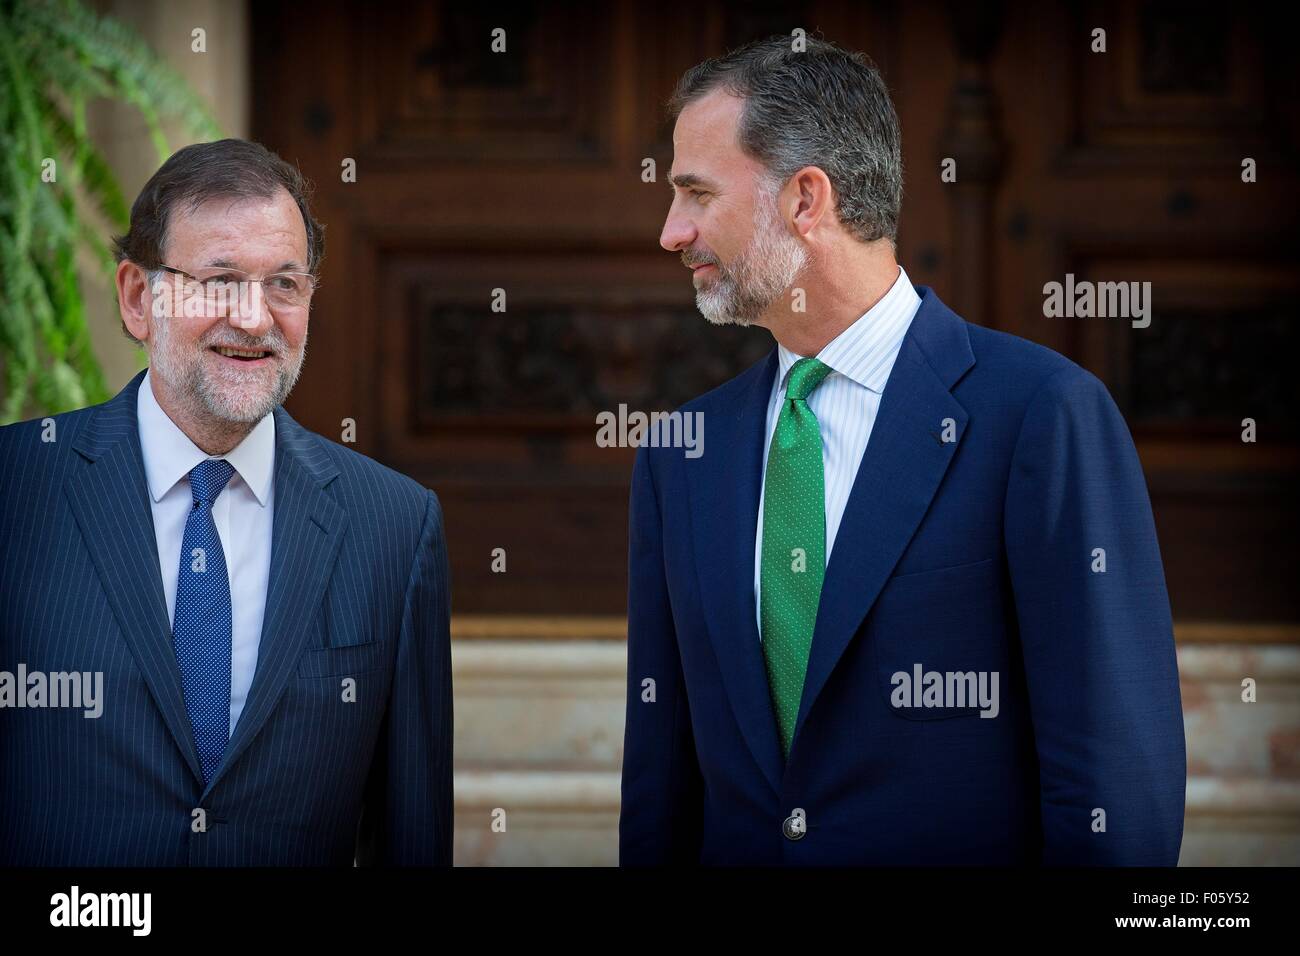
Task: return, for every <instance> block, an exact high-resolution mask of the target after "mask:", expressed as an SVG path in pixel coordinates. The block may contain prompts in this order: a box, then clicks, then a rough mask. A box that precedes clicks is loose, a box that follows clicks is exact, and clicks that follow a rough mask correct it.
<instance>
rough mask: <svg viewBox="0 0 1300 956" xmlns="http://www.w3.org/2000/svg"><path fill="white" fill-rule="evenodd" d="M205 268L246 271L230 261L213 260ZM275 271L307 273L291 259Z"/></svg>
mask: <svg viewBox="0 0 1300 956" xmlns="http://www.w3.org/2000/svg"><path fill="white" fill-rule="evenodd" d="M204 268H205V269H235V270H238V271H239V272H244V271H245V270H243V269H240V268H239V266H237V265H235V263H234V262H232V261H231V260H229V259H213V260H212V261H211V262H209V263H208V264H207V265H206V266H204ZM274 271H275V272H306V271H307V270H306V269H305V268H303V266H301V265H300V264H299V263H298V262H296V261H295V260H292V259H291V260H289V261H288V262H285V263H282V264H281V265H280V268H278V269H276V270H274Z"/></svg>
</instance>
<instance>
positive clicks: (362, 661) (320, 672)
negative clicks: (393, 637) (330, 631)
mask: <svg viewBox="0 0 1300 956" xmlns="http://www.w3.org/2000/svg"><path fill="white" fill-rule="evenodd" d="M383 647H384V645H383V644H381V643H380V642H379V641H370V642H369V643H366V644H347V645H342V646H338V647H311V648H308V649H307V650H305V651H303V654H302V659H301V660H300V661H299V662H298V676H299V677H301V678H311V677H355V676H358V675H360V674H368V673H370V672H372V671H376V670H379V668H380V665H381V664H382V663H383Z"/></svg>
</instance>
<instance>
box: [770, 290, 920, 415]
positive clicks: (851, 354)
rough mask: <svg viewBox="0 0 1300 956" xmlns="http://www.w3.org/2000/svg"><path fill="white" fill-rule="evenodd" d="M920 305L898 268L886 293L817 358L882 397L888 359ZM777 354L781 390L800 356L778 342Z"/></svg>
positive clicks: (887, 370) (887, 371)
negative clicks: (896, 275)
mask: <svg viewBox="0 0 1300 956" xmlns="http://www.w3.org/2000/svg"><path fill="white" fill-rule="evenodd" d="M920 304H921V297H920V296H919V295H917V294H916V289H914V288H913V287H912V282H911V280H910V279H908V278H907V273H906V272H905V271H903V267H902V266H901V265H900V266H899V267H898V278H896V279H895V280H894V284H893V285H892V286H890V287H889V291H888V292H886V293H885V294H884V295H883V296H881V297H880V301H879V302H877V303H876V304H875V305H873V306H872V307H871V308H870V309H868V310H867V311H866V312H864V313H863V314H862V315H861V316H859V317H858V318H857V319H856V320H855V321H854V323H853V324H852V325H850V326H849V327H848V328H847V329H845V330H844V331H843V332H841V333H840V334H839V335H837V336H835V338H833V339H831V340H830V341H829V342H827V343H826V347H825V348H823V349H822V350H821V351H820V352H818V353H817V359H818V360H819V361H821V362H824V363H825V364H827V365H829V366H830V367H831V368H832V369H833V370H834V371H836V372H838V373H839V374H841V375H843V376H844V377H845V378H848V379H852V380H853V381H855V382H857V383H858V384H859V385H861V386H863V387H864V388H868V389H870V390H871V391H873V392H876V393H877V394H882V393H883V392H884V391H885V382H887V381H888V380H889V370H890V369H891V368H892V367H893V362H892V361H891V360H892V358H893V356H894V354H895V352H897V350H898V347H899V345H900V344H902V341H903V336H904V335H906V334H907V328H908V326H909V325H911V322H912V316H914V315H915V314H916V309H917V306H919V305H920ZM777 353H778V359H779V362H780V365H779V367H778V369H777V372H778V375H779V378H778V381H779V382H781V383H782V386H783V387H784V383H785V380H786V375H787V374H788V373H789V371H790V367H791V366H792V365H794V363H795V362H797V361H799V359H801V358H803V356H802V355H799V354H797V353H795V352H791V351H790V350H789V349H788V348H786V347H785V346H784V345H780V344H779V343H778V345H777Z"/></svg>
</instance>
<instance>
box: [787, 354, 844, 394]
mask: <svg viewBox="0 0 1300 956" xmlns="http://www.w3.org/2000/svg"><path fill="white" fill-rule="evenodd" d="M833 371H834V369H832V368H831V367H830V366H829V365H827V364H826V363H825V362H819V361H818V360H817V359H815V358H801V359H800V360H799V361H797V362H795V363H794V365H792V366H790V377H789V378H788V379H786V383H785V397H786V398H792V399H794V400H795V401H800V402H801V401H803V400H805V399H806V398H807V397H808V396H809V395H811V394H812V393H813V389H815V388H816V387H817V386H818V385H820V384H821V383H822V382H823V380H825V378H826V376H827V375H829V374H831V372H833Z"/></svg>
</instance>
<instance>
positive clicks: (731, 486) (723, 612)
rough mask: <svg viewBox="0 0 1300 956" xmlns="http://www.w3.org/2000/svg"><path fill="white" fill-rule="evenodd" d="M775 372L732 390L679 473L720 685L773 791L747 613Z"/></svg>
mask: <svg viewBox="0 0 1300 956" xmlns="http://www.w3.org/2000/svg"><path fill="white" fill-rule="evenodd" d="M776 369H777V353H776V349H773V350H772V351H771V352H770V353H769V354H768V357H767V361H766V362H765V363H764V364H763V365H761V366H758V367H757V368H756V369H755V370H754V371H753V372H751V374H750V376H749V382H748V384H747V385H742V387H741V389H740V390H739V394H740V396H741V397H740V404H739V407H738V408H734V409H728V408H726V407H723V408H720V409H718V410H714V411H710V412H709V413H708V420H707V422H706V424H707V427H708V429H709V444H710V449H711V450H710V452H709V453H708V454H706V455H704V456H702V457H701V458H698V459H695V460H688V461H687V463H686V466H685V467H686V471H687V476H688V482H689V486H690V489H691V491H690V494H691V519H692V521H693V522H694V525H695V529H696V530H695V533H694V535H693V539H694V543H695V562H696V567H697V568H698V569H699V580H700V595H701V603H702V604H703V605H704V613H705V620H706V622H707V625H708V630H709V635H710V637H711V638H712V641H713V648H714V651H715V653H716V654H717V657H718V666H719V668H720V669H721V671H722V680H723V683H724V684H725V685H726V689H727V695H728V697H729V699H730V701H731V706H732V709H733V711H734V712H735V714H736V720H737V721H738V722H739V724H740V729H741V732H742V733H743V734H744V737H745V740H746V742H747V743H748V744H749V749H750V750H751V751H752V752H753V754H754V759H755V760H757V761H758V765H759V766H760V767H761V768H762V769H763V774H764V775H765V776H766V777H767V779H768V781H769V782H770V783H771V784H772V788H773V789H774V790H777V791H779V790H780V788H781V773H782V769H781V764H782V757H781V749H780V744H779V742H778V739H777V733H776V718H775V716H774V715H773V713H772V700H771V696H770V692H769V690H768V684H767V670H766V666H765V664H764V663H763V650H762V646H761V645H760V643H759V639H758V625H757V623H756V618H755V613H756V612H755V607H754V535H755V533H756V532H757V527H758V495H759V490H760V485H761V480H762V469H763V443H764V441H765V440H766V436H765V435H764V431H765V426H766V424H767V406H768V400H769V398H770V397H771V392H772V380H773V379H774V378H775V376H776Z"/></svg>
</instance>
